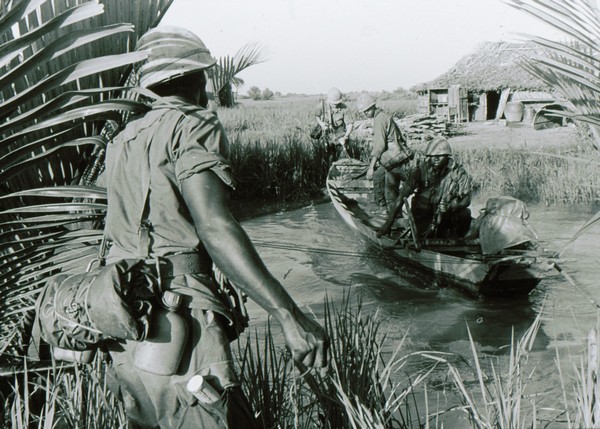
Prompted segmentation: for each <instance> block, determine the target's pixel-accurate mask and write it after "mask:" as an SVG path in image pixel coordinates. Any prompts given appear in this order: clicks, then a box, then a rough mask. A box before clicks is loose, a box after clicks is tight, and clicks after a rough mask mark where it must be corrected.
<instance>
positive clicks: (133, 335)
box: [36, 259, 151, 351]
mask: <svg viewBox="0 0 600 429" xmlns="http://www.w3.org/2000/svg"><path fill="white" fill-rule="evenodd" d="M142 267H143V264H142V263H141V261H139V260H131V259H124V260H121V261H119V262H116V263H113V264H109V265H105V266H100V267H97V268H94V269H92V270H90V271H88V272H85V273H80V274H73V275H69V274H57V275H55V276H53V277H51V278H50V279H49V280H48V281H47V283H46V285H45V286H44V288H43V289H42V292H41V293H40V296H39V297H38V299H37V301H36V313H37V321H36V323H38V327H39V330H40V336H41V338H42V339H43V340H44V341H45V342H47V343H48V344H50V345H52V346H55V347H60V348H63V349H67V350H75V351H83V350H89V349H92V348H95V347H96V346H97V345H99V343H101V342H102V341H103V340H105V339H127V340H135V341H140V340H143V339H144V338H145V336H146V333H147V328H148V315H149V313H150V309H151V308H150V304H149V301H147V300H146V297H145V296H143V295H144V294H146V295H150V294H151V288H149V287H148V282H149V281H150V278H149V277H148V275H147V274H145V273H144V272H143V269H142ZM140 292H142V293H140ZM145 292H147V293H145Z"/></svg>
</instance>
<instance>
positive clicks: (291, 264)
mask: <svg viewBox="0 0 600 429" xmlns="http://www.w3.org/2000/svg"><path fill="white" fill-rule="evenodd" d="M474 212H476V210H475V211H474ZM530 212H531V218H530V220H531V222H532V224H533V226H534V227H535V228H536V230H537V231H538V233H539V235H540V238H541V239H542V243H543V246H544V247H546V248H548V249H552V250H562V248H563V247H564V244H565V243H566V242H567V241H568V239H569V238H570V237H571V236H572V235H573V234H574V233H575V232H576V231H577V230H578V229H579V227H580V226H581V225H582V224H583V223H584V222H585V221H586V220H587V219H588V218H589V217H590V213H591V209H590V210H586V211H585V212H582V211H573V210H567V209H566V208H564V209H563V208H547V207H530ZM244 227H245V228H246V230H247V231H248V233H249V235H250V236H251V238H252V239H254V240H257V241H258V242H259V243H260V244H259V245H258V246H257V249H258V251H259V253H260V254H261V256H262V257H263V258H264V260H265V262H266V264H267V266H268V267H269V269H270V270H271V271H272V272H273V274H274V275H275V276H276V277H277V278H278V279H280V280H281V281H282V282H283V284H284V285H285V287H286V288H287V289H288V290H289V292H290V294H291V295H292V296H293V297H294V298H295V299H296V300H297V301H298V302H299V303H301V304H302V305H306V306H307V307H305V308H310V310H311V311H314V312H315V314H317V315H318V316H320V315H322V304H323V302H324V300H325V298H326V297H327V299H329V300H330V301H332V302H333V303H334V304H339V303H340V302H341V301H342V300H343V299H344V297H345V296H347V295H348V294H350V296H351V297H352V298H353V299H360V300H361V301H362V303H363V310H364V312H365V313H371V314H375V313H377V315H378V317H379V320H381V322H382V326H381V331H382V332H385V333H387V335H388V340H389V341H388V345H389V349H390V351H391V350H394V349H395V347H396V345H397V344H399V342H400V341H401V340H402V338H403V336H404V335H405V333H407V332H408V339H407V340H406V342H405V347H406V348H407V351H418V350H436V351H444V352H449V353H452V357H451V358H449V359H450V360H451V361H452V362H453V363H455V364H456V365H457V366H459V367H460V365H463V366H464V367H465V368H468V367H469V365H468V363H469V362H470V363H472V351H471V347H470V343H469V333H468V331H470V332H471V335H472V337H473V340H474V342H475V344H476V346H477V350H478V353H479V354H480V356H488V357H490V358H497V357H498V358H500V357H502V356H505V355H506V354H507V353H508V352H509V346H510V344H511V341H512V337H513V336H514V338H515V341H516V340H518V339H519V338H520V337H521V336H522V335H523V333H524V332H525V331H526V330H527V329H528V328H529V327H530V326H531V325H532V324H533V322H534V320H535V318H536V317H537V316H538V314H541V317H542V324H541V328H540V330H539V332H538V334H537V336H536V339H535V342H534V347H533V355H534V356H535V360H536V365H537V368H538V369H539V370H538V372H536V373H535V374H532V375H531V378H530V379H529V381H528V387H529V388H530V389H531V391H532V392H545V393H546V395H544V396H542V397H540V401H541V402H542V403H543V405H546V406H558V405H557V404H556V403H555V402H553V401H557V398H558V397H559V396H560V394H561V392H562V386H561V384H560V379H559V378H558V377H557V368H556V363H555V358H556V355H557V353H559V354H561V355H562V356H565V358H564V360H563V361H562V363H563V366H564V368H563V370H564V371H567V372H566V373H568V374H571V371H572V369H573V364H574V362H573V360H572V359H573V358H572V356H580V354H581V351H582V350H583V349H584V348H585V340H586V337H587V334H588V332H589V330H590V329H591V328H593V327H595V326H596V322H597V318H598V313H597V311H596V309H595V308H594V307H593V306H592V305H590V299H592V300H595V301H596V302H600V288H597V277H598V276H597V273H598V268H599V267H600V263H599V261H598V257H597V255H598V243H599V239H600V227H594V228H592V229H591V230H590V231H588V232H587V233H586V234H585V235H584V236H582V237H581V238H579V239H578V240H577V241H576V242H575V243H573V244H571V245H570V246H569V248H568V251H567V253H566V255H565V256H566V258H565V259H566V260H565V262H564V263H563V267H564V268H565V269H566V270H567V271H568V272H569V274H571V275H572V276H573V277H574V278H575V280H576V281H577V283H578V284H579V285H580V287H581V289H582V290H583V291H584V293H585V295H584V294H582V293H580V292H578V291H577V290H575V289H574V288H573V287H572V286H571V285H570V284H569V283H568V282H566V281H565V280H564V279H563V278H562V277H560V276H558V275H557V276H554V277H553V278H549V279H547V280H544V281H542V283H540V285H539V286H538V287H537V288H536V289H535V290H534V291H533V292H532V293H531V294H530V295H529V296H527V297H522V298H520V299H511V300H499V299H476V298H473V297H471V296H467V295H465V294H463V293H461V292H460V291H458V290H454V289H449V288H439V287H437V286H436V284H435V282H434V281H433V279H432V278H431V277H428V276H427V275H425V274H423V273H422V272H420V271H417V270H411V269H407V268H405V267H401V266H399V265H398V264H397V262H396V261H395V260H393V259H392V258H390V256H389V255H387V254H385V253H383V252H381V251H379V249H374V248H373V247H372V246H369V245H368V244H367V243H366V242H365V240H364V239H363V238H362V237H360V236H358V235H356V234H355V233H354V232H352V231H351V230H350V229H349V228H348V227H346V225H345V224H344V223H343V221H342V220H341V219H340V218H339V216H338V215H337V213H336V212H335V210H334V208H333V207H332V205H331V204H329V203H323V204H314V205H312V206H309V207H304V208H300V209H297V210H293V211H289V212H285V211H281V212H278V213H274V214H271V215H268V216H263V217H259V218H254V219H251V220H248V221H246V222H244ZM281 243H284V244H286V247H281ZM251 315H252V316H253V317H254V318H255V322H256V321H258V322H259V323H260V322H261V321H264V320H266V316H265V314H264V312H262V310H260V311H259V310H257V309H253V310H252V312H251ZM569 357H570V359H569ZM577 359H578V358H577ZM439 377H440V379H443V378H444V377H445V375H443V374H441V373H440V375H439Z"/></svg>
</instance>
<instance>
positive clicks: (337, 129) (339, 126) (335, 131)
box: [319, 103, 354, 139]
mask: <svg viewBox="0 0 600 429" xmlns="http://www.w3.org/2000/svg"><path fill="white" fill-rule="evenodd" d="M321 115H323V112H322V111H321V109H319V116H321ZM321 119H322V120H323V122H326V123H327V124H329V125H330V126H331V131H330V132H331V134H332V136H333V137H335V138H336V139H339V138H341V137H343V136H344V134H346V128H347V127H348V126H349V125H350V124H353V123H354V116H353V115H352V113H350V111H349V110H348V107H347V106H346V105H345V104H343V103H342V104H340V105H339V108H338V109H337V110H336V111H333V109H332V108H331V106H329V105H327V106H326V107H325V116H324V117H322V118H321Z"/></svg>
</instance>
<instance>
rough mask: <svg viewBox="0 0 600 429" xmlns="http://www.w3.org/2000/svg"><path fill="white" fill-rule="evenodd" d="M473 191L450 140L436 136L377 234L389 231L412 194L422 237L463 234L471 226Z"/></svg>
mask: <svg viewBox="0 0 600 429" xmlns="http://www.w3.org/2000/svg"><path fill="white" fill-rule="evenodd" d="M471 193H472V180H471V177H470V176H469V175H468V174H467V172H466V171H465V169H464V168H463V167H462V166H461V165H460V164H458V163H457V162H456V161H454V159H453V158H452V149H451V148H450V144H449V143H448V140H446V139H445V138H443V137H435V138H434V139H433V140H431V141H430V142H429V144H428V145H427V148H426V149H425V161H424V162H422V163H421V164H420V165H418V166H417V167H416V168H415V169H414V170H413V171H412V172H411V173H410V175H409V176H408V180H407V181H406V182H404V183H403V184H402V188H401V189H400V194H399V196H398V199H397V200H396V202H395V204H394V209H393V211H392V213H391V214H390V216H389V217H388V220H387V221H386V223H385V224H384V225H383V226H382V227H381V228H380V229H379V231H378V232H377V235H378V236H379V237H380V236H382V235H386V234H389V233H390V231H391V228H392V225H393V223H394V221H395V219H396V218H397V217H398V216H399V215H400V214H401V213H402V208H403V206H404V199H406V198H408V197H410V196H411V195H413V199H412V203H411V208H410V209H411V211H412V214H413V217H414V219H415V223H416V227H417V233H418V235H419V238H422V237H439V238H459V237H464V235H465V234H466V233H467V231H468V230H469V226H470V225H471V211H470V210H469V208H468V207H469V205H470V204H471Z"/></svg>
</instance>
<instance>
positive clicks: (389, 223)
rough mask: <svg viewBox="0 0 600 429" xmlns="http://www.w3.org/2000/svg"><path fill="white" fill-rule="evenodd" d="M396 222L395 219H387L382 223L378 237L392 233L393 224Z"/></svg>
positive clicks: (377, 233)
mask: <svg viewBox="0 0 600 429" xmlns="http://www.w3.org/2000/svg"><path fill="white" fill-rule="evenodd" d="M393 223H394V221H393V220H391V221H390V220H389V219H388V220H387V221H386V222H385V223H384V224H383V225H381V228H379V229H378V230H377V232H376V235H377V237H381V236H383V235H388V234H389V233H390V231H391V230H392V224H393Z"/></svg>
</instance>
